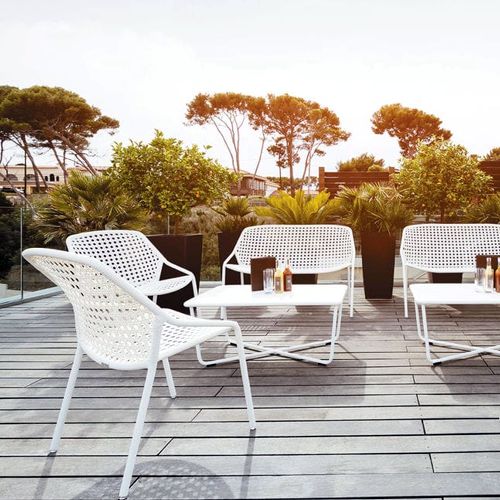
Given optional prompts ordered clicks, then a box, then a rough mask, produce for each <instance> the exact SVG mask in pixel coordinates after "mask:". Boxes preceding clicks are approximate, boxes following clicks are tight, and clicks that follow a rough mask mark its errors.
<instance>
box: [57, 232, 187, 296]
mask: <svg viewBox="0 0 500 500" xmlns="http://www.w3.org/2000/svg"><path fill="white" fill-rule="evenodd" d="M66 245H67V247H68V250H69V251H70V252H74V253H77V254H80V255H88V256H89V257H94V258H96V259H98V260H100V261H101V262H104V263H105V264H107V265H108V266H110V267H111V268H112V269H113V270H114V271H115V272H116V273H117V274H118V275H119V276H121V277H122V278H124V279H126V280H127V281H129V282H130V283H132V284H133V285H134V286H135V287H137V288H138V289H139V290H141V292H143V293H145V294H146V295H148V296H151V297H153V300H155V301H156V298H157V296H158V295H164V294H168V293H173V292H175V291H177V290H180V289H181V288H184V287H185V286H187V285H189V284H190V283H191V285H192V287H193V294H194V295H196V294H197V288H196V280H195V277H194V275H193V273H192V272H191V271H189V270H187V269H184V268H183V267H181V266H178V265H176V264H174V263H173V262H170V261H168V260H167V259H165V257H163V255H162V254H161V253H160V252H159V251H158V249H157V248H156V247H155V246H154V245H153V244H152V243H151V242H150V241H149V240H148V238H146V236H144V234H142V233H140V232H139V231H128V230H118V229H117V230H105V231H89V232H86V233H79V234H73V235H71V236H69V237H68V239H67V240H66ZM163 266H166V267H169V268H171V269H175V270H176V271H178V272H179V273H180V274H181V276H178V277H175V278H169V279H164V280H160V275H161V271H162V268H163Z"/></svg>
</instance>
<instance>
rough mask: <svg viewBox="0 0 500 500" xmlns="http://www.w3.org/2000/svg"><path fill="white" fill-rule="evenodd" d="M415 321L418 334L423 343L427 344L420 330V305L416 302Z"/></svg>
mask: <svg viewBox="0 0 500 500" xmlns="http://www.w3.org/2000/svg"><path fill="white" fill-rule="evenodd" d="M415 321H416V322H417V333H418V336H419V337H420V340H421V341H422V342H425V339H424V337H423V336H422V330H421V328H420V314H419V312H418V304H417V303H416V302H415Z"/></svg>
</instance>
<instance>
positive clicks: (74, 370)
mask: <svg viewBox="0 0 500 500" xmlns="http://www.w3.org/2000/svg"><path fill="white" fill-rule="evenodd" d="M82 356H83V353H82V349H81V347H80V345H78V346H77V347H76V352H75V357H74V359H73V366H72V367H71V373H70V374H69V379H68V385H67V386H66V391H65V392H64V398H63V401H62V405H61V409H60V410H59V416H58V417H57V424H56V428H55V429H54V434H53V436H52V441H51V443H50V451H49V455H55V454H56V453H57V449H58V448H59V441H60V440H61V435H62V432H63V428H64V422H66V415H67V414H68V409H69V405H70V403H71V397H72V396H73V389H74V388H75V384H76V379H77V378H78V372H79V370H80V365H81V363H82Z"/></svg>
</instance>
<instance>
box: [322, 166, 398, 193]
mask: <svg viewBox="0 0 500 500" xmlns="http://www.w3.org/2000/svg"><path fill="white" fill-rule="evenodd" d="M392 173H394V170H393V169H391V170H390V171H383V172H325V167H319V190H320V191H322V190H323V189H327V190H328V191H329V193H330V194H331V195H332V196H335V194H336V193H337V191H338V190H339V189H340V188H342V187H343V186H347V187H358V186H360V185H361V184H363V183H365V182H389V180H390V176H391V174H392Z"/></svg>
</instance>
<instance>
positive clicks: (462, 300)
mask: <svg viewBox="0 0 500 500" xmlns="http://www.w3.org/2000/svg"><path fill="white" fill-rule="evenodd" d="M410 290H411V293H412V294H413V299H414V300H415V302H416V303H417V304H418V305H430V304H464V305H466V304H500V293H496V292H491V293H486V292H483V291H479V290H477V288H476V286H475V285H474V284H472V283H415V284H413V285H410Z"/></svg>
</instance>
